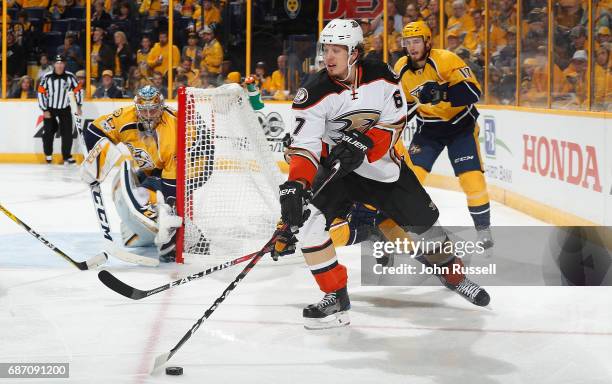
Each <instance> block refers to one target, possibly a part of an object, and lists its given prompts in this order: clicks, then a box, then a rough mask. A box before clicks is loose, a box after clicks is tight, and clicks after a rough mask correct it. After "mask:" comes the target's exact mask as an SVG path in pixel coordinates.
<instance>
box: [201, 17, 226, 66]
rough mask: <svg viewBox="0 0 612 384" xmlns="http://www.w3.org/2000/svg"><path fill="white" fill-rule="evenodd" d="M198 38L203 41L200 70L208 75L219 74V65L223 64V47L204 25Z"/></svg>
mask: <svg viewBox="0 0 612 384" xmlns="http://www.w3.org/2000/svg"><path fill="white" fill-rule="evenodd" d="M200 36H201V37H202V40H204V47H203V48H202V62H201V63H200V69H202V70H204V69H205V70H206V71H207V72H208V73H210V74H214V75H217V74H219V72H221V63H222V62H223V47H222V46H221V44H220V43H219V42H218V41H217V39H216V38H215V35H214V33H213V31H212V29H211V28H210V27H209V26H208V25H205V26H204V28H202V30H201V31H200Z"/></svg>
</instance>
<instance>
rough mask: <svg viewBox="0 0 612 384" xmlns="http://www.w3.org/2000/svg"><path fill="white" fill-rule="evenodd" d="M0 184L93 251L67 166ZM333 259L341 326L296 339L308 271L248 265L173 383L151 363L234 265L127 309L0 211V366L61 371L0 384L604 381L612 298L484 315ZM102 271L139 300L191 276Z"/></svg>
mask: <svg viewBox="0 0 612 384" xmlns="http://www.w3.org/2000/svg"><path fill="white" fill-rule="evenodd" d="M0 180H1V185H2V188H0V203H2V204H3V205H5V206H6V207H7V208H8V209H9V210H11V211H13V213H14V214H15V215H16V216H18V217H20V218H21V219H22V220H23V221H25V222H26V223H28V224H30V225H31V226H32V227H33V228H34V229H35V230H36V231H38V232H40V233H42V234H44V235H45V236H48V238H49V240H51V241H52V242H54V243H55V244H56V245H57V246H58V247H59V248H61V249H63V250H64V251H65V252H66V253H68V254H69V255H72V256H74V257H75V258H78V259H79V260H83V259H85V258H88V257H90V256H92V255H94V254H96V253H97V252H99V251H100V249H101V248H102V242H101V236H100V234H99V230H98V226H97V222H96V220H95V217H94V216H93V208H92V206H91V201H90V197H89V192H88V189H87V187H86V186H85V185H83V184H82V183H81V182H80V181H79V179H78V175H77V172H76V168H64V167H63V166H42V165H36V166H34V165H32V166H25V165H24V166H15V165H11V166H7V165H0ZM106 184H109V183H106ZM105 187H106V188H108V185H106V186H105ZM104 190H105V192H106V196H105V197H106V203H107V206H108V208H109V210H110V211H112V214H113V216H112V217H111V224H114V229H115V231H116V230H118V218H117V216H116V215H115V213H114V207H113V205H112V202H111V199H110V196H109V195H108V192H109V191H108V189H104ZM430 192H431V194H432V197H433V199H434V201H435V202H436V203H437V205H438V207H439V208H440V210H441V212H442V217H441V222H442V224H444V225H470V224H471V219H470V217H469V215H468V213H467V209H466V207H465V202H464V197H463V195H462V194H459V193H456V192H448V191H442V190H436V189H431V190H430ZM492 215H493V216H492V218H493V223H494V224H496V225H537V224H539V223H538V222H537V221H536V220H534V219H532V218H530V217H528V216H526V215H524V214H521V213H518V212H516V211H513V210H511V209H509V208H507V207H504V206H501V205H499V204H496V203H493V206H492ZM253 247H254V250H255V249H257V248H259V245H258V244H253ZM339 254H340V256H339V258H340V260H341V261H342V262H343V263H345V264H346V265H347V267H348V268H349V276H350V282H349V292H350V294H351V301H352V305H353V308H352V310H351V311H350V316H351V325H350V326H349V327H347V328H343V329H336V330H328V331H306V330H305V329H304V328H303V327H302V319H301V309H302V307H304V306H305V305H307V304H309V303H312V302H315V301H318V300H319V299H320V298H321V294H320V292H319V291H318V289H317V288H316V285H315V283H314V280H313V278H312V277H311V274H310V273H309V271H308V270H307V269H306V268H305V267H304V266H303V265H302V264H294V265H285V266H280V267H278V266H277V267H270V266H257V267H256V268H255V269H254V270H253V271H252V272H251V273H250V274H249V275H248V276H247V277H246V279H245V280H244V281H243V282H242V283H241V284H240V285H239V286H238V287H237V288H236V289H235V291H234V292H233V293H232V294H231V295H230V296H229V297H228V298H227V300H226V301H225V302H224V303H223V304H222V305H221V306H220V307H219V308H218V310H217V311H216V312H215V313H214V314H213V315H212V317H211V318H210V319H209V320H208V321H206V322H204V324H203V325H202V327H201V328H200V329H199V330H198V332H197V333H195V335H194V336H193V337H192V338H191V339H190V340H189V341H188V342H187V344H185V345H184V346H183V348H182V349H181V350H180V351H179V352H178V353H177V354H176V355H175V356H174V357H173V358H172V359H171V360H170V362H169V364H168V365H178V366H182V367H183V368H184V375H183V376H178V377H173V376H167V375H166V374H165V373H164V370H160V371H158V372H155V373H154V374H152V375H151V374H150V370H151V367H152V364H153V360H154V358H155V356H156V355H158V354H160V353H162V352H165V351H167V350H169V349H170V348H171V347H172V346H174V345H175V344H176V342H177V341H178V340H179V339H180V338H181V337H182V335H183V334H184V333H185V332H186V331H187V330H188V329H189V328H190V327H191V325H192V324H193V323H194V322H195V320H196V319H197V318H198V317H200V316H201V315H202V314H203V313H204V311H205V310H206V309H207V308H208V306H209V305H210V304H211V303H212V301H213V300H214V299H215V298H216V297H217V296H218V295H219V294H220V293H221V292H222V290H223V289H224V288H225V287H226V285H227V284H228V283H229V282H230V281H231V280H232V279H233V278H234V277H235V276H236V274H237V273H238V272H239V271H240V270H241V268H242V267H241V266H237V267H235V268H232V269H229V270H226V271H222V272H218V273H215V274H213V275H211V276H208V277H205V278H203V279H201V280H199V281H195V282H191V283H189V284H186V285H184V286H181V287H177V288H175V289H171V290H169V291H166V292H164V293H161V294H158V295H155V296H153V297H151V298H149V299H143V300H140V301H132V300H130V299H127V298H124V297H123V296H120V295H118V294H116V293H115V292H112V291H110V290H109V289H107V288H106V287H105V286H103V285H102V284H101V283H100V282H99V280H98V278H97V275H96V274H97V272H96V271H85V272H81V271H78V270H77V269H75V268H73V267H72V266H71V265H69V264H67V263H66V262H65V261H64V260H63V259H61V258H60V257H58V256H56V255H54V254H53V253H52V252H51V251H50V250H48V249H47V248H45V247H44V246H43V245H42V244H40V243H39V242H38V241H37V240H35V239H34V238H33V237H32V236H30V235H29V234H27V233H26V232H25V231H24V230H23V229H21V228H20V227H19V226H17V225H16V224H15V223H13V222H12V221H11V220H10V219H9V218H8V217H6V216H4V215H2V214H0V362H68V363H70V379H69V380H67V379H63V380H62V379H54V380H44V379H16V380H8V379H0V383H9V382H15V383H28V382H32V383H61V382H68V381H69V382H71V383H105V384H106V383H292V384H298V383H308V384H317V383H372V382H378V383H381V384H382V383H385V384H387V383H414V384H419V383H437V384H463V383H465V384H493V383H517V384H518V383H537V384H565V383H567V384H569V383H571V384H574V383H580V384H596V383H601V384H609V383H612V291H611V290H610V288H609V287H589V288H578V287H535V288H532V287H488V288H487V289H488V291H489V293H490V294H491V297H492V301H491V309H483V308H479V307H475V306H473V305H471V304H469V303H468V302H466V301H465V300H463V299H462V298H460V297H458V296H457V295H456V294H454V293H452V292H450V291H448V290H446V289H445V288H442V287H415V288H402V287H385V288H381V287H360V286H359V277H360V276H359V264H360V262H359V252H358V248H355V247H353V248H346V249H342V250H341V251H340V252H339ZM107 268H108V269H109V270H111V271H112V272H113V273H114V274H116V275H117V277H119V278H120V279H122V280H124V281H126V282H128V283H130V284H132V285H134V286H136V287H138V288H141V289H150V288H153V287H156V286H158V285H162V284H165V283H167V282H169V281H171V280H174V279H176V278H178V277H180V276H182V275H185V274H188V273H192V272H194V271H195V270H194V269H193V266H192V267H189V266H177V265H163V266H160V267H159V268H146V267H136V266H132V265H127V264H124V263H121V262H119V261H116V260H111V261H110V263H109V264H108V266H107Z"/></svg>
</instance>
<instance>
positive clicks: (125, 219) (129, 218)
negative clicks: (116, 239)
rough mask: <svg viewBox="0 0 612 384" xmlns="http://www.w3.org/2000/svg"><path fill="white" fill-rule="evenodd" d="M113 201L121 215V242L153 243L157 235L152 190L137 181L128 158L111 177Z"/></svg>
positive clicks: (131, 245)
mask: <svg viewBox="0 0 612 384" xmlns="http://www.w3.org/2000/svg"><path fill="white" fill-rule="evenodd" d="M113 201H114V203H115V207H116V208H117V213H118V214H119V217H120V218H121V237H122V239H123V244H124V245H125V246H126V247H147V246H153V245H154V240H155V236H156V235H157V223H156V222H155V219H156V217H157V211H156V209H155V207H154V202H155V201H154V199H152V197H151V191H149V190H148V189H147V188H144V187H141V186H139V185H138V182H137V179H136V174H135V173H134V172H133V171H132V168H131V165H130V163H129V161H127V160H126V161H124V162H123V163H122V164H121V167H120V170H119V172H118V173H117V175H116V176H115V179H114V180H113Z"/></svg>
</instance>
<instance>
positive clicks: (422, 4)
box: [417, 0, 431, 19]
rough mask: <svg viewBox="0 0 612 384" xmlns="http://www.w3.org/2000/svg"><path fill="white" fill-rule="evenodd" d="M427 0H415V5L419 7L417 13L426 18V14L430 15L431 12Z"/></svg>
mask: <svg viewBox="0 0 612 384" xmlns="http://www.w3.org/2000/svg"><path fill="white" fill-rule="evenodd" d="M428 5H429V1H428V0H417V6H418V8H419V13H420V14H421V17H422V18H423V19H426V18H427V16H429V15H431V12H430V11H429V8H428Z"/></svg>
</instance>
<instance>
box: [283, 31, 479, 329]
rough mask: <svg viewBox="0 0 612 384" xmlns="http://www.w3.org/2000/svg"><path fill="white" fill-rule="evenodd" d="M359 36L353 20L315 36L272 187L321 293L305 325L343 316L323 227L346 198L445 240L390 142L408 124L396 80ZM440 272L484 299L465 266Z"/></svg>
mask: <svg viewBox="0 0 612 384" xmlns="http://www.w3.org/2000/svg"><path fill="white" fill-rule="evenodd" d="M362 41H363V35H362V32H361V28H360V27H359V24H357V22H355V21H353V20H341V19H336V20H332V21H331V22H329V24H328V25H327V26H326V27H325V28H324V29H323V31H322V32H321V35H320V38H319V45H320V50H321V54H322V56H323V59H324V62H325V69H323V70H321V71H320V72H319V73H318V74H317V75H316V76H314V77H313V78H312V79H311V80H309V81H308V82H307V83H306V84H304V86H303V87H302V88H300V89H299V90H298V91H297V93H296V97H295V99H294V101H293V107H292V109H293V113H294V116H295V122H294V130H293V133H292V135H291V144H290V147H289V148H288V151H287V152H286V154H287V157H288V161H289V164H290V167H289V177H288V180H287V181H286V182H285V183H283V184H281V185H280V204H281V212H282V219H283V221H284V222H285V223H286V224H288V225H289V227H292V228H296V227H299V228H300V229H299V232H298V233H297V234H296V236H297V238H298V241H299V244H300V247H301V249H302V252H303V253H304V257H305V260H306V264H308V266H309V268H310V271H311V273H312V274H313V276H314V278H315V280H316V282H317V284H318V285H319V288H320V289H321V290H322V291H323V292H324V293H325V296H324V297H323V299H322V300H321V301H320V302H319V303H316V304H312V305H309V306H308V307H306V308H304V310H303V317H304V319H305V327H306V328H308V329H317V328H330V327H336V326H344V325H347V324H348V323H349V318H348V310H349V309H350V300H349V296H348V292H347V271H346V268H345V267H344V266H343V265H342V264H340V263H339V262H338V260H337V257H336V253H335V250H334V246H333V244H332V241H331V239H330V237H329V233H328V230H329V225H330V223H331V221H332V220H333V219H335V218H336V217H339V216H341V215H342V214H343V213H346V211H347V210H348V209H350V207H351V205H352V204H353V202H356V201H357V202H361V203H366V204H370V205H373V206H375V207H377V208H379V209H380V210H381V211H383V212H384V213H385V214H386V215H387V216H388V217H390V218H392V219H393V220H394V221H395V222H396V223H397V224H398V225H400V226H401V227H403V228H404V229H405V230H406V231H408V232H409V233H410V234H412V235H413V236H414V237H415V238H418V239H424V240H426V241H442V242H446V241H448V238H447V236H446V234H445V233H444V230H443V229H442V228H441V227H439V226H438V225H435V224H436V223H437V220H438V216H439V213H438V209H437V207H436V206H435V204H434V203H433V202H432V201H431V199H430V197H429V195H428V194H427V192H426V191H425V190H424V189H423V187H422V186H421V185H420V184H419V182H418V180H417V178H416V176H415V175H414V173H413V172H412V171H411V170H410V169H409V168H408V167H407V166H406V165H405V163H404V162H403V161H401V159H400V156H399V155H398V154H397V153H396V151H395V150H394V148H393V145H394V144H395V142H396V141H397V139H398V137H399V136H400V134H401V132H402V130H403V128H404V126H405V124H406V103H405V98H404V95H403V91H402V88H401V86H400V84H399V79H398V78H397V76H396V75H395V74H394V73H393V71H392V70H391V69H390V68H389V67H388V66H387V65H386V64H384V63H381V62H370V61H364V60H362V59H361V58H362V56H363V46H362ZM337 162H339V163H340V171H339V172H338V174H337V176H336V177H335V178H334V179H332V181H330V182H329V183H328V184H327V185H326V186H325V188H324V189H323V190H322V191H321V192H320V193H319V194H318V195H317V196H316V197H315V198H314V199H313V200H312V201H310V203H309V204H308V205H307V206H305V205H304V203H305V202H306V201H307V200H308V199H309V196H310V190H311V188H313V184H314V188H316V187H317V182H316V181H315V180H317V179H319V178H321V177H325V175H326V173H327V171H326V169H327V168H328V167H330V166H331V165H332V164H335V163H337ZM290 235H291V234H288V235H287V237H289V236H290ZM420 257H421V262H424V263H426V264H430V265H437V266H452V265H453V264H460V265H461V260H460V259H459V258H457V257H455V256H454V255H453V254H448V253H444V252H443V251H442V250H439V251H437V252H431V253H429V254H424V255H421V256H420ZM449 270H451V271H452V270H453V268H452V267H451V268H449ZM439 277H440V278H441V279H442V281H443V282H444V283H445V284H446V285H447V286H449V287H450V288H451V289H455V290H457V291H458V292H460V293H462V294H463V296H464V297H466V298H467V299H468V300H470V301H471V302H473V303H475V304H477V305H487V304H488V303H489V295H488V294H487V293H486V291H485V290H484V289H482V288H481V287H479V286H478V285H476V284H474V283H473V282H471V281H470V280H469V279H467V278H466V277H465V276H464V275H463V274H460V273H452V272H451V273H449V274H446V275H441V276H439Z"/></svg>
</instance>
